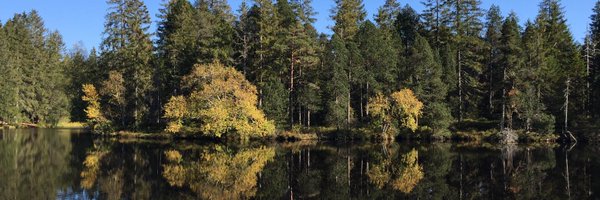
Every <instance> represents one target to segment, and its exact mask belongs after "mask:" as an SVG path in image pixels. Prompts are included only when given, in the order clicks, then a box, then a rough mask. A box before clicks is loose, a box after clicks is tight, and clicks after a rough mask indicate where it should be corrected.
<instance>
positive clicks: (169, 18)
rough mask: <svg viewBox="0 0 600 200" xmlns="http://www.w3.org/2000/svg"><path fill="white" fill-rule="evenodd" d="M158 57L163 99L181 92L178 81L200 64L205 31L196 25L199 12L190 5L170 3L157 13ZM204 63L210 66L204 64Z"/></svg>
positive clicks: (177, 2) (180, 2) (184, 2)
mask: <svg viewBox="0 0 600 200" xmlns="http://www.w3.org/2000/svg"><path fill="white" fill-rule="evenodd" d="M160 13H161V14H160V15H159V17H160V18H161V21H160V22H159V25H158V30H157V35H158V40H157V42H156V43H157V56H158V59H159V63H160V65H161V66H160V68H159V71H160V75H159V76H160V78H159V80H160V82H161V84H162V85H161V86H160V87H161V88H162V92H163V93H164V94H162V96H164V97H163V98H165V99H166V98H168V96H171V95H177V94H179V93H180V92H181V91H179V88H180V86H181V78H182V77H183V76H185V75H187V74H188V73H189V72H190V70H191V68H192V66H193V65H194V64H196V63H197V62H199V61H201V57H200V46H199V41H198V39H199V38H202V39H204V38H206V37H207V36H206V35H204V36H202V34H206V32H207V31H206V28H205V27H200V24H199V23H198V21H197V20H198V19H197V18H198V16H197V15H198V11H197V10H196V9H194V7H193V6H192V4H191V3H189V1H179V0H172V1H169V2H168V3H166V4H165V5H164V8H162V9H160ZM203 61H204V62H210V61H207V60H203Z"/></svg>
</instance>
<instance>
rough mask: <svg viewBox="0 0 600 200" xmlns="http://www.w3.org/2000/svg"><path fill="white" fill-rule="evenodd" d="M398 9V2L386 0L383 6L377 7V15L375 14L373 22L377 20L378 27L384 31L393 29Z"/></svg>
mask: <svg viewBox="0 0 600 200" xmlns="http://www.w3.org/2000/svg"><path fill="white" fill-rule="evenodd" d="M400 9H401V8H400V3H398V1H397V0H386V1H385V3H384V4H383V6H381V7H379V9H377V15H376V16H375V22H377V25H379V28H380V29H382V30H384V31H391V30H393V27H394V22H396V18H397V17H398V14H399V13H400Z"/></svg>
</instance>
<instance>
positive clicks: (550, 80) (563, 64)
mask: <svg viewBox="0 0 600 200" xmlns="http://www.w3.org/2000/svg"><path fill="white" fill-rule="evenodd" d="M537 23H538V26H539V27H540V28H542V32H543V36H544V39H545V41H544V48H545V49H546V50H547V54H546V65H545V69H542V73H541V74H540V75H541V77H542V80H543V81H544V83H543V84H542V87H541V88H540V90H541V93H542V98H543V99H544V100H545V102H550V103H551V104H548V106H549V110H550V111H551V113H552V114H553V115H554V116H556V117H557V118H558V120H559V121H560V122H562V123H560V124H561V125H562V130H563V132H565V133H568V124H569V113H571V114H572V113H576V112H573V111H578V109H580V107H577V106H580V105H581V103H580V102H577V101H575V102H574V101H573V98H569V97H571V95H572V94H577V93H580V92H578V91H577V90H578V89H581V88H585V87H575V86H577V84H578V83H579V80H581V79H580V77H582V75H583V74H584V68H583V63H582V59H581V56H580V54H579V51H578V50H577V47H576V45H575V43H574V41H573V37H572V35H571V33H570V31H569V29H568V26H567V24H566V20H565V17H564V12H563V10H562V7H561V5H560V3H559V1H558V0H544V1H543V2H542V3H541V4H540V12H539V14H538V18H537ZM575 99H580V98H575ZM569 100H571V101H569ZM556 102H563V103H562V104H559V103H556ZM566 136H567V137H569V138H571V139H573V136H572V135H571V134H567V135H566Z"/></svg>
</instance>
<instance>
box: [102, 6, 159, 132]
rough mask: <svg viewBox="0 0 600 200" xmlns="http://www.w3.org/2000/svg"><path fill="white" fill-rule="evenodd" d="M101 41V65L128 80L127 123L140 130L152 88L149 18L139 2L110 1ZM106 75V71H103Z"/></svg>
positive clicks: (125, 112) (125, 113)
mask: <svg viewBox="0 0 600 200" xmlns="http://www.w3.org/2000/svg"><path fill="white" fill-rule="evenodd" d="M108 4H109V5H110V6H111V8H110V12H109V13H108V14H107V15H106V23H105V27H104V28H105V30H104V39H103V41H102V45H101V49H102V58H103V63H104V65H105V66H106V67H107V69H109V70H114V71H117V72H120V73H121V74H123V77H127V79H126V80H125V88H126V93H127V94H126V95H125V96H126V98H127V100H126V103H127V109H126V111H124V113H122V114H121V115H123V116H126V117H125V118H126V120H125V121H126V124H125V125H132V126H131V127H134V128H141V125H142V123H144V122H145V121H144V120H148V119H149V118H148V117H149V114H150V110H149V105H150V103H151V102H150V101H149V99H150V98H149V97H150V92H151V89H152V86H153V84H152V75H153V72H154V68H153V67H152V65H151V64H152V59H153V55H152V42H151V41H150V34H148V32H147V31H148V28H149V26H150V16H149V15H148V10H147V8H146V6H145V5H144V3H143V2H142V1H140V0H109V1H108ZM105 73H106V72H105Z"/></svg>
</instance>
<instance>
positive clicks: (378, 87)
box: [356, 20, 398, 117]
mask: <svg viewBox="0 0 600 200" xmlns="http://www.w3.org/2000/svg"><path fill="white" fill-rule="evenodd" d="M356 42H357V43H358V47H359V49H360V50H361V56H362V58H363V66H362V68H363V69H362V70H361V71H362V75H361V76H360V77H362V78H359V81H360V84H361V85H360V91H361V94H360V106H361V107H360V111H361V112H360V116H361V117H364V116H368V115H369V105H368V99H370V98H371V97H372V96H373V95H375V94H376V93H378V92H383V93H384V94H389V93H391V92H392V91H393V90H394V87H395V85H396V82H395V81H396V77H395V76H394V74H395V73H397V72H396V70H395V66H397V65H398V63H397V62H398V61H397V59H396V57H395V56H394V55H398V53H397V52H396V49H395V48H394V47H393V46H392V45H393V44H391V43H390V42H389V41H387V40H386V33H385V32H384V30H383V29H382V28H379V29H378V28H377V27H375V25H374V24H373V23H372V22H371V21H369V20H367V21H366V22H364V23H363V24H362V25H361V28H360V30H359V32H358V34H357V36H356Z"/></svg>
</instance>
